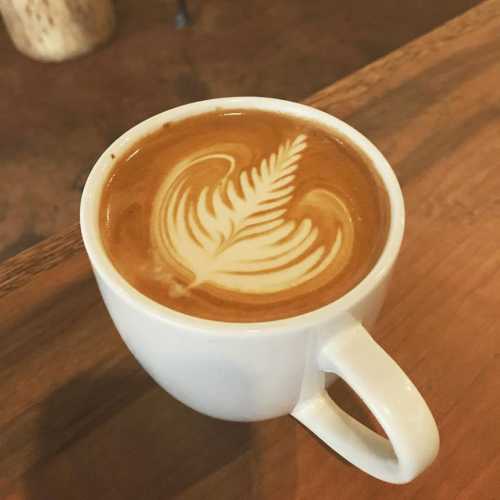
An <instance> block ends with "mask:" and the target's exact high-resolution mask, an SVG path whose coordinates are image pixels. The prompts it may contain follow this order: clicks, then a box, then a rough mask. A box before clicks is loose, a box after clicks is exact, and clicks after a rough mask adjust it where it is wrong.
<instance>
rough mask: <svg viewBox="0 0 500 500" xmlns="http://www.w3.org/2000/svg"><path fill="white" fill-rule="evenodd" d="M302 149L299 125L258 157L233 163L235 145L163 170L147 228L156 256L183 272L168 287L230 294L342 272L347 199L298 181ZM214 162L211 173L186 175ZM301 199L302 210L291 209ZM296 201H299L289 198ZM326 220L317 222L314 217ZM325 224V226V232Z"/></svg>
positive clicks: (294, 286)
mask: <svg viewBox="0 0 500 500" xmlns="http://www.w3.org/2000/svg"><path fill="white" fill-rule="evenodd" d="M306 149H307V137H306V135H304V134H301V135H298V136H297V137H295V138H294V139H293V140H291V139H290V140H287V141H285V142H284V143H283V144H281V145H280V146H279V148H278V150H277V152H276V153H274V154H272V155H271V156H270V157H269V158H264V159H261V161H260V165H259V166H256V165H253V166H248V167H242V166H241V165H238V162H237V158H236V157H235V155H234V145H232V147H226V146H225V145H224V144H219V145H214V146H213V147H210V148H209V149H204V150H200V151H195V152H193V153H192V154H190V155H189V156H187V157H185V158H183V159H182V160H181V161H179V162H178V163H177V164H176V165H175V166H174V167H173V168H171V169H169V170H168V171H167V174H166V176H165V178H164V179H163V181H162V184H161V186H160V188H159V189H158V192H157V194H156V196H155V199H154V203H153V209H152V213H151V220H150V234H151V240H152V244H153V249H154V253H155V258H156V259H157V261H158V262H160V263H164V264H165V265H166V267H167V268H170V269H175V270H176V271H177V272H178V273H179V274H180V275H182V276H184V278H185V282H187V283H188V285H187V287H186V286H185V285H181V284H180V283H179V282H177V281H175V280H174V281H172V282H171V284H170V295H171V296H172V297H174V296H179V295H182V294H187V293H189V290H190V289H193V288H203V287H207V286H208V287H211V288H214V287H215V288H218V289H224V290H227V291H231V292H234V293H237V294H263V295H265V294H271V293H276V292H281V291H284V290H290V291H293V290H295V291H296V293H297V294H300V289H301V285H305V284H307V283H308V282H311V281H312V280H315V279H319V278H321V277H322V275H323V274H325V273H327V274H328V279H331V278H332V277H334V276H335V275H336V274H338V273H339V272H341V271H342V270H343V269H344V268H345V266H346V265H347V264H348V262H349V259H350V257H351V252H352V247H353V240H354V228H353V221H352V217H351V214H350V213H349V210H348V208H347V205H346V203H345V202H344V201H343V200H342V199H341V196H339V194H338V193H336V192H334V191H333V190H328V189H326V188H323V187H320V188H317V187H315V188H312V189H310V190H308V191H305V192H304V189H301V190H300V193H298V191H299V189H298V188H299V187H300V186H299V185H298V182H297V176H296V173H297V172H298V170H299V169H300V161H301V158H302V155H303V154H304V153H305V152H306ZM214 162H217V163H218V164H220V165H223V169H222V170H223V175H222V176H221V178H220V180H219V182H218V183H216V184H213V183H212V184H213V185H204V186H199V185H198V184H199V183H195V182H193V176H194V175H195V174H198V175H199V172H200V170H199V169H203V168H209V167H208V165H209V164H213V163H214ZM292 203H293V204H294V206H295V211H294V213H295V214H296V213H297V212H300V208H301V206H303V207H307V209H308V214H310V215H309V216H307V217H297V216H296V215H295V216H294V215H293V214H291V212H292V211H291V210H290V208H291V206H292ZM297 207H298V208H297ZM325 219H327V220H331V224H328V226H327V227H325V224H319V223H318V222H317V221H318V220H323V221H324V220H325ZM326 232H328V234H326Z"/></svg>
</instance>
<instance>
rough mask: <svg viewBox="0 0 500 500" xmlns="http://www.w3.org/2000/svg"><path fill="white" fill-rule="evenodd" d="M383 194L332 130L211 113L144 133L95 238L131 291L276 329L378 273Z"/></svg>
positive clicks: (249, 114) (125, 161)
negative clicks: (275, 323) (277, 323)
mask: <svg viewBox="0 0 500 500" xmlns="http://www.w3.org/2000/svg"><path fill="white" fill-rule="evenodd" d="M387 221H388V207H387V196H386V193H385V191H384V190H383V188H382V187H381V183H380V182H379V181H378V178H377V176H376V174H375V173H374V171H373V170H372V169H371V167H370V165H369V163H368V162H367V161H366V160H365V159H364V158H363V157H362V156H361V155H360V154H359V153H358V152H357V151H356V150H354V149H353V148H352V147H350V146H349V145H348V144H345V143H343V142H342V141H341V140H340V139H339V138H337V137H336V136H335V135H334V134H333V133H332V132H331V131H330V130H325V129H323V128H321V127H320V126H319V125H317V124H315V123H311V122H307V121H303V120H301V119H298V118H296V117H292V116H287V115H282V114H277V113H272V112H267V111H255V110H240V109H235V110H231V111H230V112H227V111H215V112H213V113H207V114H203V115H199V116H195V117H192V118H188V119H185V120H182V121H179V122H175V123H167V124H165V125H164V127H163V128H161V129H160V130H158V131H157V132H155V133H153V134H152V135H150V136H148V137H144V138H143V139H142V140H140V141H139V142H138V143H137V144H135V145H133V146H132V147H131V148H130V150H129V151H128V152H127V153H126V154H124V155H123V156H122V157H121V158H118V159H117V160H116V161H115V166H114V168H113V170H112V172H111V173H110V176H109V179H108V181H107V183H106V185H105V186H104V188H103V192H102V198H101V206H100V228H101V237H102V242H103V246H104V248H105V250H106V252H107V255H108V257H109V258H110V260H111V262H112V264H113V265H114V266H115V268H116V269H117V270H118V272H119V273H120V274H121V275H122V276H123V277H124V278H125V279H126V280H127V281H128V282H129V284H130V285H131V286H133V287H134V288H136V289H137V290H138V291H139V292H141V293H142V294H144V295H146V296H147V297H149V298H150V299H152V300H154V301H156V302H158V303H159V304H162V305H164V306H166V307H168V308H171V309H174V310H176V311H179V312H182V313H185V314H189V315H193V316H198V317H201V318H206V319H214V320H218V321H244V322H248V321H267V320H274V319H280V318H287V317H290V316H294V315H297V314H301V313H304V312H308V311H311V310H313V309H317V308H318V307H321V306H323V305H326V304H328V303H329V302H332V301H334V300H336V299H337V298H339V297H341V296H342V295H343V294H345V293H346V292H348V291H349V290H350V289H351V288H352V287H353V286H355V285H356V284H357V283H358V282H359V281H360V280H361V279H362V278H363V277H364V276H366V274H367V273H368V272H369V271H370V269H371V268H372V267H373V265H374V263H375V262H376V260H377V258H378V256H379V255H380V252H381V250H382V247H383V244H384V242H385V237H386V234H387Z"/></svg>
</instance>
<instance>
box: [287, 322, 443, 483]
mask: <svg viewBox="0 0 500 500" xmlns="http://www.w3.org/2000/svg"><path fill="white" fill-rule="evenodd" d="M318 369H319V375H322V380H323V381H324V372H332V373H335V374H337V375H338V376H339V377H341V378H342V379H343V380H345V382H347V384H349V385H350V387H351V388H352V389H353V390H354V391H355V392H356V393H357V394H358V395H359V396H360V397H361V399H362V400H363V401H364V402H365V404H366V405H367V406H368V408H369V409H370V411H371V412H372V413H373V415H374V416H375V418H376V419H377V420H378V421H379V423H380V425H381V426H382V428H383V429H384V431H385V433H386V435H387V437H388V438H389V439H386V438H384V437H382V436H380V435H379V434H377V433H375V432H373V431H372V430H370V429H369V428H368V427H366V426H365V425H363V424H361V423H360V422H358V421H357V420H356V419H354V418H352V417H351V416H350V415H348V414H347V413H345V412H344V411H343V410H341V409H340V408H339V407H338V406H337V405H336V404H335V403H334V402H333V401H332V399H331V398H330V397H329V396H328V394H327V392H326V390H325V388H324V383H322V384H321V385H322V387H319V388H317V389H315V390H312V391H311V390H308V391H306V394H304V395H303V396H302V397H301V400H300V401H299V402H298V404H297V405H296V407H295V408H294V409H293V411H292V415H293V416H294V417H295V418H296V419H297V420H299V421H300V422H301V423H302V424H303V425H305V426H306V427H307V428H309V429H310V430H311V431H312V432H313V433H314V434H316V435H317V436H318V437H319V438H320V439H321V440H323V441H324V442H325V443H326V444H327V445H328V446H330V448H332V449H333V450H335V451H336V452H337V453H339V454H340V455H342V456H343V457H344V458H345V459H346V460H348V461H349V462H351V463H352V464H354V465H355V466H356V467H359V468H360V469H361V470H363V471H365V472H367V473H368V474H370V475H372V476H374V477H376V478H378V479H381V480H383V481H387V482H389V483H406V482H409V481H411V480H412V479H413V478H415V477H416V476H417V475H418V474H419V473H420V472H422V471H423V470H424V469H425V468H426V467H427V466H428V465H429V464H430V463H431V462H432V461H433V460H434V458H435V457H436V455H437V452H438V449H439V433H438V430H437V426H436V423H435V421H434V418H433V417H432V414H431V412H430V410H429V408H428V406H427V404H426V403H425V401H424V400H423V398H422V396H421V395H420V393H419V392H418V390H417V389H416V387H415V386H414V385H413V383H412V382H411V381H410V379H409V378H408V377H407V376H406V374H405V373H404V372H403V370H401V368H400V367H399V366H398V365H397V364H396V362H395V361H394V360H393V359H392V358H391V357H390V356H389V355H388V354H387V353H386V352H385V351H384V350H383V349H382V348H381V347H380V346H379V345H378V344H377V343H376V342H375V341H374V340H373V339H372V337H371V336H370V334H369V333H368V332H367V331H366V330H365V329H364V328H363V327H362V326H361V324H359V323H356V324H355V325H354V326H352V327H350V328H348V329H346V330H344V331H341V332H339V333H337V334H335V335H334V336H333V338H331V339H330V340H329V341H328V342H327V343H326V344H325V345H324V346H323V347H322V348H321V350H320V352H319V357H318V359H317V367H315V368H313V370H316V371H318ZM320 378H321V377H320ZM303 392H304V391H303Z"/></svg>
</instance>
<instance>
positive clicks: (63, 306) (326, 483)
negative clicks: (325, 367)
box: [0, 0, 500, 500]
mask: <svg viewBox="0 0 500 500" xmlns="http://www.w3.org/2000/svg"><path fill="white" fill-rule="evenodd" d="M498 81H500V1H498V0H493V1H487V2H484V3H483V4H481V5H480V6H479V7H477V8H475V9H474V10H472V11H469V12H468V13H466V14H465V15H463V16H462V17H460V18H457V19H456V20H454V21H452V22H450V23H448V24H447V25H445V26H443V27H442V28H440V29H438V30H436V31H434V32H432V33H431V34H429V35H427V36H425V37H423V38H420V39H418V40H416V41H415V42H413V43H411V44H410V45H408V46H405V47H403V48H402V49H400V50H397V51H396V52H394V53H392V54H391V55H390V56H388V57H386V58H384V59H382V60H379V61H377V62H376V63H374V64H372V65H370V66H368V67H366V68H364V69H363V70H361V71H359V72H358V73H356V74H354V75H352V76H351V77H348V78H346V79H344V80H342V81H340V82H338V83H337V84H335V85H333V86H331V87H329V88H327V89H325V90H323V91H321V92H319V93H318V94H316V95H314V96H312V97H311V98H310V99H308V102H309V103H310V104H312V105H314V106H317V107H319V108H321V109H324V110H326V111H328V112H330V113H333V114H335V115H337V116H339V117H341V118H344V119H345V120H347V121H348V122H349V123H351V124H353V125H354V126H355V127H357V128H358V129H360V130H361V131H362V132H364V133H365V134H367V135H368V136H369V137H370V138H371V139H372V140H373V141H374V142H375V143H376V144H377V146H378V147H379V148H380V149H381V150H382V151H383V152H384V153H385V154H386V156H387V157H388V159H389V161H390V162H391V163H392V164H393V166H394V168H395V170H396V172H397V175H398V177H399V178H400V180H401V182H402V186H403V191H404V194H405V199H406V204H407V214H408V223H407V232H406V238H405V242H404V245H403V249H402V253H401V258H400V260H399V263H398V265H397V269H396V272H395V276H394V282H393V285H392V287H391V291H390V294H389V297H388V301H387V304H386V306H385V308H384V311H383V313H382V316H381V319H380V321H379V322H378V325H377V327H376V329H375V331H374V332H373V333H374V336H375V337H376V338H377V340H378V341H379V342H380V343H381V344H382V346H383V347H384V348H385V349H386V350H387V351H388V352H390V353H391V354H392V355H393V356H394V358H395V359H396V360H397V361H398V362H399V363H400V365H401V366H402V367H403V369H404V370H405V371H406V372H407V373H408V374H409V375H410V377H411V378H412V379H413V380H414V381H415V383H416V385H417V386H418V387H419V388H420V390H421V392H422V394H423V396H424V397H425V399H426V400H427V401H428V402H429V405H430V406H431V408H432V410H433V412H434V414H435V416H436V419H437V421H438V425H439V427H440V431H441V438H442V445H441V451H440V454H439V456H438V459H437V460H436V462H435V464H434V465H433V466H432V467H431V468H430V469H429V470H428V471H426V472H425V473H424V474H423V475H422V476H421V477H419V478H418V479H417V480H415V481H414V482H412V483H411V484H409V485H406V486H392V485H387V484H385V483H382V482H379V481H376V480H374V479H371V478H369V477H368V476H366V475H364V474H363V473H361V472H359V471H358V470H357V469H355V468H354V467H352V466H350V465H349V464H347V463H346V462H345V461H343V460H341V459H340V458H339V457H338V456H337V455H335V454H334V453H331V452H330V451H329V450H328V449H327V448H326V447H325V446H323V445H322V444H321V443H320V442H319V441H318V440H317V439H315V438H314V437H313V436H312V435H311V434H310V433H309V432H308V431H306V430H305V429H304V428H302V427H301V426H300V425H299V424H297V423H296V422H295V421H294V420H293V419H292V418H290V417H283V418H280V419H275V420H272V421H268V422H263V423H254V424H237V423H228V422H222V421H217V420H214V419H210V418H208V417H205V416H202V415H199V414H197V413H195V412H193V411H191V410H190V409H188V408H186V407H185V406H183V405H182V404H180V403H178V402H176V401H175V400H173V399H172V398H171V397H170V396H169V395H167V394H166V393H164V392H163V391H161V390H160V389H159V388H158V387H157V386H156V385H155V384H154V383H153V382H152V381H151V379H150V378H149V377H148V376H147V375H146V374H145V373H144V371H143V370H142V369H141V368H140V367H139V366H138V365H137V363H136V362H135V361H134V360H133V358H132V357H131V355H130V354H129V353H128V352H127V350H126V349H125V347H124V345H123V344H122V343H121V341H120V340H119V337H118V335H117V334H116V333H115V332H114V331H113V327H112V325H111V321H110V319H109V317H108V315H107V313H106V311H105V308H104V306H103V304H102V302H101V300H100V298H99V295H98V292H97V289H96V287H95V284H94V281H93V278H92V276H91V273H90V269H89V265H88V261H87V259H86V257H85V254H84V252H83V250H82V248H81V242H80V238H79V235H78V228H77V227H73V228H72V229H70V230H69V231H68V232H67V233H63V234H61V235H59V236H58V237H56V238H55V239H51V240H48V241H46V242H45V243H43V244H42V245H39V246H37V247H34V248H32V249H31V250H29V251H27V252H24V253H22V254H20V255H18V256H17V257H14V258H13V259H11V260H9V261H7V262H5V263H4V264H3V265H2V266H0V294H1V298H0V318H1V329H0V395H1V396H0V397H1V400H0V401H1V402H0V497H2V498H6V499H11V500H13V499H30V500H31V499H37V500H38V499H59V498H64V499H68V500H72V499H78V500H80V499H82V500H83V499H89V498H106V499H113V498H117V499H137V498H141V499H165V498H169V499H170V498H173V499H204V500H205V499H214V500H215V499H216V500H225V499H235V498H238V499H241V498H248V499H287V500H289V499H301V500H306V499H307V500H309V499H315V500H321V499H331V498H336V499H365V498H366V499H370V500H373V499H384V500H386V499H396V498H397V499H443V500H449V499H452V498H453V499H454V498H459V499H461V500H465V499H489V500H491V499H498V498H500V474H499V469H500V427H499V425H498V424H499V422H500V398H499V397H498V394H500V331H499V328H500V327H499V325H500V309H499V307H498V300H499V297H500V231H499V228H500V140H499V137H500V87H499V86H498ZM331 393H332V394H333V396H334V397H335V398H336V399H337V400H338V401H339V402H340V403H341V404H342V405H343V406H344V407H346V408H348V409H349V411H350V412H352V413H353V414H355V415H356V416H357V417H358V418H361V419H362V420H363V421H368V422H372V419H371V417H370V416H369V415H367V414H366V411H365V409H364V408H363V406H362V405H361V404H360V402H359V401H358V400H357V399H356V398H355V397H354V396H353V395H352V394H351V392H350V391H349V390H348V389H346V388H345V386H343V385H342V384H335V385H334V386H333V388H332V389H331Z"/></svg>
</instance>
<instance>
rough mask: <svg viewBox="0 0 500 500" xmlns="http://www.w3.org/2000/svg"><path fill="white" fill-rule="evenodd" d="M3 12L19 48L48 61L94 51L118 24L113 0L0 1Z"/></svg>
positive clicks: (10, 32)
mask: <svg viewBox="0 0 500 500" xmlns="http://www.w3.org/2000/svg"><path fill="white" fill-rule="evenodd" d="M0 11H1V13H2V15H3V18H4V22H5V25H6V27H7V30H8V32H9V34H10V36H11V38H12V41H13V42H14V44H15V46H16V47H17V48H18V49H19V51H20V52H22V53H23V54H26V55H27V56H29V57H31V58H33V59H38V60H40V61H46V62H58V61H63V60H65V59H71V58H73V57H77V56H79V55H82V54H85V53H87V52H90V51H91V50H92V49H93V48H95V47H96V46H98V45H100V44H101V43H103V42H105V41H106V40H108V38H109V37H110V36H111V33H112V32H113V27H114V23H115V18H114V10H113V5H112V3H111V0H0Z"/></svg>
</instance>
